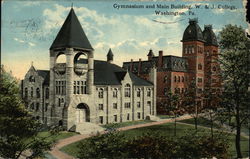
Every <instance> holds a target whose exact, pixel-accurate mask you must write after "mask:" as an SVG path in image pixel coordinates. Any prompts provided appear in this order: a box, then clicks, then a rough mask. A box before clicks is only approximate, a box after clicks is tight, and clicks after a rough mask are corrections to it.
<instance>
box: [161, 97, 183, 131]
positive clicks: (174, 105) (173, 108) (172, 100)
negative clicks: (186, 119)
mask: <svg viewBox="0 0 250 159" xmlns="http://www.w3.org/2000/svg"><path fill="white" fill-rule="evenodd" d="M164 105H165V109H166V111H167V112H169V113H171V114H174V136H176V117H177V114H179V113H180V108H179V106H180V95H179V93H177V92H176V93H175V94H173V93H172V92H168V94H167V100H166V103H165V104H164Z"/></svg>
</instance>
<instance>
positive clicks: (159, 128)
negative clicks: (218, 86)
mask: <svg viewBox="0 0 250 159" xmlns="http://www.w3.org/2000/svg"><path fill="white" fill-rule="evenodd" d="M193 129H194V126H193V125H184V124H181V123H177V135H178V136H181V135H184V134H185V133H188V132H189V131H191V130H193ZM199 130H203V131H204V132H203V133H209V132H210V130H209V129H206V128H199ZM153 132H158V133H159V134H161V135H165V136H173V135H174V124H173V123H167V124H162V125H155V126H150V127H143V128H138V129H132V130H128V131H123V132H121V133H123V134H124V135H125V136H126V137H127V138H128V139H131V138H133V137H136V136H140V135H142V134H143V133H153ZM229 141H230V143H229V144H230V149H229V151H230V152H231V153H232V154H235V146H234V145H233V144H234V135H233V134H230V135H229ZM78 148H79V142H76V143H73V144H70V145H68V146H65V147H63V148H62V149H61V150H62V151H63V152H65V153H67V154H70V155H72V156H75V157H77V153H78ZM241 148H242V152H243V155H244V156H247V151H248V139H246V138H243V137H242V143H241Z"/></svg>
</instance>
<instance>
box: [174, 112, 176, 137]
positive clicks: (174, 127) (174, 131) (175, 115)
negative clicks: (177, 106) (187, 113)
mask: <svg viewBox="0 0 250 159" xmlns="http://www.w3.org/2000/svg"><path fill="white" fill-rule="evenodd" d="M174 116H175V117H174V136H176V113H175V114H174Z"/></svg>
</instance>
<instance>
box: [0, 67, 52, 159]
mask: <svg viewBox="0 0 250 159" xmlns="http://www.w3.org/2000/svg"><path fill="white" fill-rule="evenodd" d="M40 129H41V124H39V123H38V122H37V121H35V120H34V119H33V118H32V116H31V115H30V114H29V112H28V111H27V110H25V107H24V105H23V103H22V100H21V99H20V94H19V87H18V83H17V80H16V79H15V78H13V77H12V76H11V74H9V73H7V72H6V71H5V70H4V69H3V68H1V77H0V156H1V157H4V158H14V159H15V158H19V157H20V156H21V155H22V153H24V151H29V154H30V155H29V157H30V158H34V157H37V156H42V155H43V152H44V151H45V150H49V149H50V147H51V144H52V143H51V142H49V141H46V140H44V138H39V137H37V134H38V132H39V131H40Z"/></svg>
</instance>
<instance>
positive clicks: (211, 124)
mask: <svg viewBox="0 0 250 159" xmlns="http://www.w3.org/2000/svg"><path fill="white" fill-rule="evenodd" d="M210 111H211V110H210ZM209 115H210V122H211V123H210V128H211V135H212V139H213V138H214V130H213V126H214V124H213V115H212V112H209Z"/></svg>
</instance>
